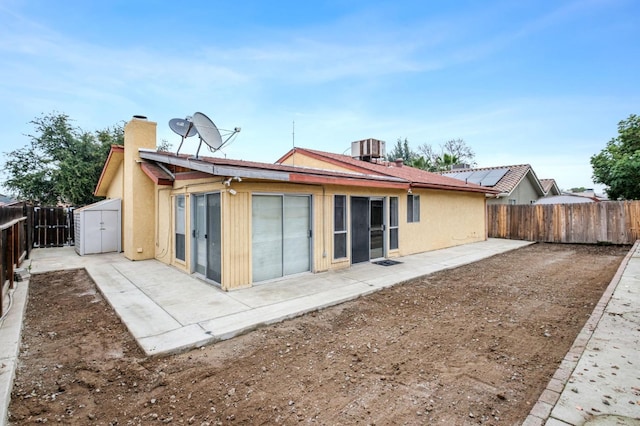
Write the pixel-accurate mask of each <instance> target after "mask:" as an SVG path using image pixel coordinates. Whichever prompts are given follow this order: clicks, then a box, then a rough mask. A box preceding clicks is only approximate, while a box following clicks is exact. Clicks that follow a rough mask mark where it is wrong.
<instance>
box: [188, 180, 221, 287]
mask: <svg viewBox="0 0 640 426" xmlns="http://www.w3.org/2000/svg"><path fill="white" fill-rule="evenodd" d="M209 195H218V196H219V197H220V235H219V239H220V271H219V273H220V281H222V269H223V265H222V258H223V254H222V245H221V243H222V193H221V192H220V191H209V192H198V193H192V194H190V197H189V198H190V200H191V201H190V203H189V204H190V210H191V211H190V214H189V218H190V220H189V222H190V226H189V237H190V239H191V244H190V246H191V256H190V258H191V267H190V268H189V269H190V272H191V274H194V275H196V276H197V277H198V278H200V279H202V280H204V281H206V282H208V283H211V284H215V285H216V286H218V287H221V286H222V283H221V282H218V281H215V280H214V279H212V278H209V277H207V270H208V268H209V264H208V263H209V242H208V235H207V236H206V237H205V238H206V240H207V241H206V243H205V253H204V258H205V262H206V264H205V265H204V268H205V269H204V270H205V272H204V274H203V273H201V272H198V271H197V270H196V268H197V265H198V260H197V257H198V248H197V244H198V241H197V238H196V237H195V232H196V226H197V221H196V214H197V209H198V197H204V201H205V203H204V211H203V213H204V226H205V232H208V231H209V213H208V210H209V205H208V204H207V201H208V198H207V197H208V196H209Z"/></svg>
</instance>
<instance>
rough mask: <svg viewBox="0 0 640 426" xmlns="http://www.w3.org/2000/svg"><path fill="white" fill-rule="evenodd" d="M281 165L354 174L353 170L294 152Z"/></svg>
mask: <svg viewBox="0 0 640 426" xmlns="http://www.w3.org/2000/svg"><path fill="white" fill-rule="evenodd" d="M281 164H286V165H289V166H297V167H310V168H314V169H323V170H336V171H339V172H353V169H349V168H347V167H342V166H339V165H337V164H334V163H330V162H328V161H322V160H319V159H317V158H313V157H309V156H307V155H304V154H300V153H299V152H294V153H293V154H292V155H290V156H289V158H287V159H285V160H284V161H283V162H282V163H281Z"/></svg>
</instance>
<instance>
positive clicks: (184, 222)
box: [173, 194, 187, 262]
mask: <svg viewBox="0 0 640 426" xmlns="http://www.w3.org/2000/svg"><path fill="white" fill-rule="evenodd" d="M180 199H182V230H183V232H182V233H180V232H178V220H179V217H178V216H179V215H178V209H179V208H180V207H179V206H180V202H179V200H180ZM174 215H175V216H174V217H175V220H174V227H173V230H174V236H173V237H174V244H173V250H174V251H173V257H174V258H175V259H176V260H178V261H180V262H186V259H187V200H186V197H185V194H177V195H176V196H175V208H174ZM178 235H182V241H181V244H182V257H179V256H178V253H179V252H180V251H179V250H178Z"/></svg>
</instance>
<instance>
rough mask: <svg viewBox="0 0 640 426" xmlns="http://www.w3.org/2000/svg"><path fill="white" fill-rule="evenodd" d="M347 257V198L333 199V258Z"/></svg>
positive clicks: (337, 196)
mask: <svg viewBox="0 0 640 426" xmlns="http://www.w3.org/2000/svg"><path fill="white" fill-rule="evenodd" d="M343 257H347V196H346V195H336V196H334V197H333V258H334V259H340V258H343Z"/></svg>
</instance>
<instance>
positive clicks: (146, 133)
mask: <svg viewBox="0 0 640 426" xmlns="http://www.w3.org/2000/svg"><path fill="white" fill-rule="evenodd" d="M155 147H156V123H154V122H151V121H147V120H146V119H144V120H141V119H135V118H134V119H133V120H131V121H129V122H128V123H127V124H126V126H125V128H124V161H123V197H122V227H123V233H124V238H123V241H122V243H123V247H122V248H123V251H124V255H125V257H127V258H128V259H131V260H143V259H153V258H154V257H155V256H156V245H155V229H156V226H155V223H156V213H155V212H156V205H157V203H156V188H155V187H156V185H155V184H154V183H153V181H152V180H151V179H149V177H147V175H145V174H144V172H143V171H142V170H141V168H140V163H141V159H140V156H139V154H138V149H139V148H151V149H155Z"/></svg>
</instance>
